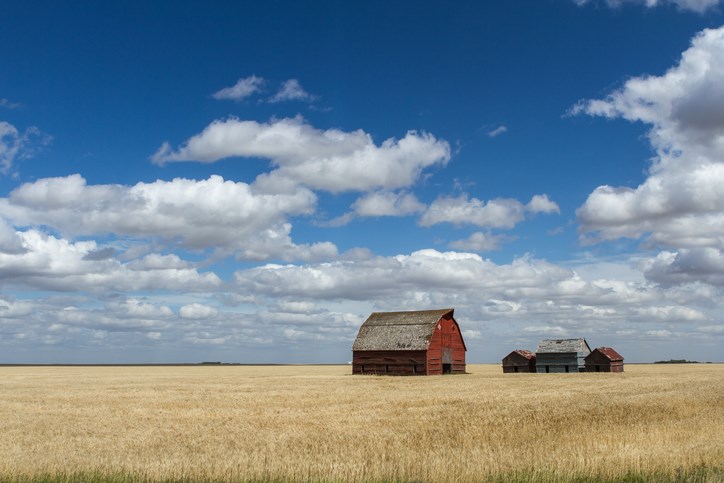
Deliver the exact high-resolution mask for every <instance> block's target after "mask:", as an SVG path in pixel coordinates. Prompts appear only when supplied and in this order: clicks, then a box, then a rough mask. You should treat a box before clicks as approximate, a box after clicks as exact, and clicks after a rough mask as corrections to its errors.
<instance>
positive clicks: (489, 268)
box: [234, 250, 724, 336]
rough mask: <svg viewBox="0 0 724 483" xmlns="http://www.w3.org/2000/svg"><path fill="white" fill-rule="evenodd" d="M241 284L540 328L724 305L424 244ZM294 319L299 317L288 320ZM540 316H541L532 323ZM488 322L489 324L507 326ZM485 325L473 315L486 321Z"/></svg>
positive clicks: (646, 318) (271, 271)
mask: <svg viewBox="0 0 724 483" xmlns="http://www.w3.org/2000/svg"><path fill="white" fill-rule="evenodd" d="M234 284H235V285H236V288H237V290H238V291H239V293H255V294H258V296H259V297H265V298H268V299H271V300H279V299H281V300H299V299H304V300H307V301H325V303H341V301H358V302H360V303H362V302H365V301H374V302H373V303H374V306H375V308H376V310H416V309H419V308H420V307H448V306H453V307H455V308H456V309H457V310H458V311H459V312H460V313H464V314H465V318H466V319H467V320H476V321H479V323H485V321H497V323H499V324H504V325H506V326H507V324H510V323H516V324H518V325H517V327H519V328H520V329H521V330H523V328H524V327H528V328H529V329H526V330H527V331H528V332H530V333H532V334H540V335H548V336H555V335H559V334H562V333H570V334H573V333H581V332H582V331H583V332H585V333H589V334H590V333H595V332H611V333H613V331H615V330H621V331H625V330H631V329H632V327H634V326H633V325H632V324H649V325H646V326H645V327H648V328H651V325H650V324H669V323H677V324H684V325H685V324H693V323H702V322H707V321H710V320H714V319H715V318H716V317H718V316H717V315H716V314H718V313H720V312H721V311H722V309H724V305H722V303H720V302H717V301H715V302H713V304H711V302H712V298H711V297H712V296H714V297H715V300H718V299H717V296H716V295H714V294H715V293H718V292H711V291H710V290H702V289H701V287H698V286H691V285H690V286H678V287H672V288H666V289H665V288H662V287H661V286H658V285H657V284H654V283H649V282H645V281H642V282H637V281H630V282H624V281H620V280H615V279H594V280H585V279H583V278H581V277H580V276H579V275H578V274H577V273H576V272H575V271H572V270H569V269H566V268H564V267H561V266H558V265H555V264H551V263H548V262H545V261H543V260H535V259H533V258H530V257H522V258H518V259H516V260H514V261H513V262H512V263H510V264H503V265H500V264H496V263H494V262H492V261H490V260H486V259H484V258H482V257H480V256H479V255H476V254H472V253H461V252H439V251H436V250H420V251H416V252H413V253H411V254H409V255H398V256H394V257H372V258H370V259H368V260H364V261H356V262H350V261H344V260H338V261H335V262H326V263H318V264H310V265H305V266H297V265H265V266H260V267H255V268H251V269H248V270H241V271H237V272H236V273H235V274H234ZM287 320H290V319H287ZM531 321H535V322H536V323H531ZM495 327H498V329H495V328H494V326H489V327H487V329H486V333H487V334H489V335H490V333H491V331H493V332H494V331H496V330H502V328H503V325H499V326H495ZM479 328H480V325H479V324H468V329H471V330H477V329H479Z"/></svg>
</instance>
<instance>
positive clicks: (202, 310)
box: [178, 303, 218, 320]
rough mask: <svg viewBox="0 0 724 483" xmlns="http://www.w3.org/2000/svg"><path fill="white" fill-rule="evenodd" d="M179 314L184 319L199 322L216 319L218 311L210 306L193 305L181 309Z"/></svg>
mask: <svg viewBox="0 0 724 483" xmlns="http://www.w3.org/2000/svg"><path fill="white" fill-rule="evenodd" d="M178 314H179V316H180V317H181V318H184V319H195V320H199V319H209V318H213V317H216V315H217V314H218V311H217V310H216V309H215V308H213V307H209V306H208V305H204V304H199V303H193V304H188V305H184V306H183V307H181V308H180V309H179V311H178Z"/></svg>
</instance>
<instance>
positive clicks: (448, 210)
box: [420, 193, 560, 228]
mask: <svg viewBox="0 0 724 483" xmlns="http://www.w3.org/2000/svg"><path fill="white" fill-rule="evenodd" d="M559 211H560V210H559V209H558V205H557V204H556V203H554V202H552V201H550V200H549V199H548V197H547V196H546V195H536V196H534V197H533V198H532V199H531V201H530V202H529V203H528V205H523V204H522V203H521V202H520V201H518V200H515V199H512V198H496V199H493V200H490V201H488V202H484V201H481V200H479V199H478V198H470V199H469V198H468V195H467V194H465V193H463V194H461V195H460V196H457V197H449V196H441V197H439V198H437V199H436V200H435V201H434V202H433V203H432V204H431V205H430V206H429V207H428V208H427V210H426V211H425V212H424V213H423V214H422V217H421V218H420V225H422V226H432V225H435V224H438V223H452V224H453V225H467V224H470V225H475V226H480V227H489V228H513V227H514V226H515V225H517V224H518V223H520V222H521V221H523V220H524V219H525V215H526V212H531V213H552V212H559Z"/></svg>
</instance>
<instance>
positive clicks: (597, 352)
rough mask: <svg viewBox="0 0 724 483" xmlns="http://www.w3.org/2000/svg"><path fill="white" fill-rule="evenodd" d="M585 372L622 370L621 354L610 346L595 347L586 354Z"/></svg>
mask: <svg viewBox="0 0 724 483" xmlns="http://www.w3.org/2000/svg"><path fill="white" fill-rule="evenodd" d="M585 361H586V372H623V356H621V354H619V353H618V352H616V351H615V350H613V349H611V348H610V347H597V348H595V349H593V350H592V351H591V353H590V354H588V355H587V356H586V359H585Z"/></svg>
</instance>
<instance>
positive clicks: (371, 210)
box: [352, 191, 425, 216]
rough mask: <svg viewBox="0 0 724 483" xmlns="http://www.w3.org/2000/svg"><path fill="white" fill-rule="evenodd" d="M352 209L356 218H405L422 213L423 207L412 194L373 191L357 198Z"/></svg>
mask: <svg viewBox="0 0 724 483" xmlns="http://www.w3.org/2000/svg"><path fill="white" fill-rule="evenodd" d="M352 209H353V210H354V212H355V214H356V215H357V216H407V215H413V214H415V213H420V212H422V211H423V210H424V209H425V205H423V204H422V203H420V202H419V201H418V199H417V198H416V197H415V195H413V194H412V193H405V192H398V193H395V192H392V191H375V192H372V193H367V194H366V195H364V196H362V197H360V198H357V200H356V201H355V202H354V203H353V204H352Z"/></svg>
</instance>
